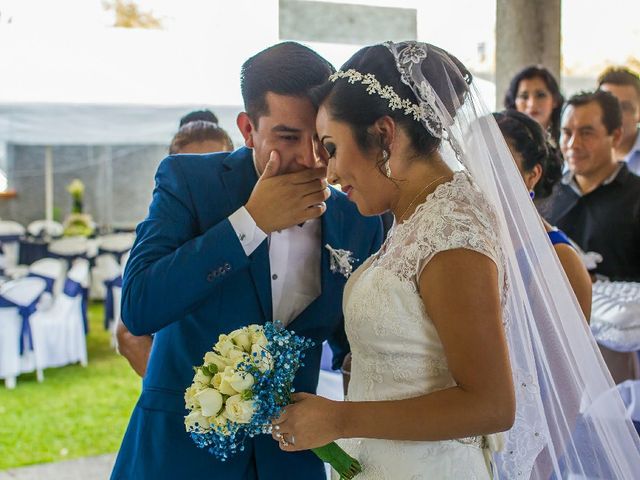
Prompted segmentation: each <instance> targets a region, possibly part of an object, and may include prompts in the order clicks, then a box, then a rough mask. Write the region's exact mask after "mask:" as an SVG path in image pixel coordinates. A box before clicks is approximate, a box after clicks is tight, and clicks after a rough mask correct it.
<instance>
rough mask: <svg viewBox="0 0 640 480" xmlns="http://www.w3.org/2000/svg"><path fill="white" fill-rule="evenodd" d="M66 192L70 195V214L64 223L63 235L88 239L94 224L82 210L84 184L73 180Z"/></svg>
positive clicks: (78, 180)
mask: <svg viewBox="0 0 640 480" xmlns="http://www.w3.org/2000/svg"><path fill="white" fill-rule="evenodd" d="M67 191H68V192H69V193H70V194H71V202H72V203H71V214H70V215H69V216H68V217H67V218H66V220H65V222H64V234H65V235H66V236H70V237H71V236H84V237H88V236H90V235H91V234H92V233H93V230H94V223H93V220H92V219H91V215H88V214H86V213H84V212H83V210H84V203H83V202H84V184H83V183H82V181H81V180H80V179H78V178H75V179H74V180H73V181H72V182H71V183H70V184H69V185H67Z"/></svg>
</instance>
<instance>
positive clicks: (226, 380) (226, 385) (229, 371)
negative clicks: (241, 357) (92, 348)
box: [218, 367, 240, 395]
mask: <svg viewBox="0 0 640 480" xmlns="http://www.w3.org/2000/svg"><path fill="white" fill-rule="evenodd" d="M235 373H236V371H235V369H234V368H233V367H227V368H225V369H224V372H222V374H221V375H220V378H219V379H220V386H219V387H218V390H220V393H223V394H224V395H236V394H237V393H240V392H238V391H237V390H236V389H235V388H233V387H232V386H231V383H230V380H231V379H232V378H233V375H234V374H235Z"/></svg>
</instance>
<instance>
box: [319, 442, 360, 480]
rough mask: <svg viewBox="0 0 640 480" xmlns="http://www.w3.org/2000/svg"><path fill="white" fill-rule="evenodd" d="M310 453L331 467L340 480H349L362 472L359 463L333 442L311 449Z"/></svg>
mask: <svg viewBox="0 0 640 480" xmlns="http://www.w3.org/2000/svg"><path fill="white" fill-rule="evenodd" d="M311 451H312V452H313V453H315V454H316V455H317V456H318V458H320V460H322V461H323V462H326V463H328V464H329V465H331V467H333V469H334V470H335V471H336V472H338V474H339V475H340V480H351V479H352V478H353V477H355V476H356V475H358V474H359V473H360V472H362V466H360V463H359V462H358V461H357V460H356V459H355V458H353V457H351V456H350V455H349V454H348V453H347V452H345V451H344V450H343V449H342V448H340V447H339V446H338V444H337V443H335V442H331V443H329V444H327V445H325V446H323V447H318V448H312V449H311Z"/></svg>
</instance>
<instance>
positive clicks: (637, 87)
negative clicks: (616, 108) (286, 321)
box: [598, 67, 640, 175]
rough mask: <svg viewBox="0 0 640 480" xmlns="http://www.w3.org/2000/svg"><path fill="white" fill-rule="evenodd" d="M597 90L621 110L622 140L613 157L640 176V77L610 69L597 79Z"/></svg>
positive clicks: (625, 69) (618, 68)
mask: <svg viewBox="0 0 640 480" xmlns="http://www.w3.org/2000/svg"><path fill="white" fill-rule="evenodd" d="M598 88H600V89H601V90H605V91H607V92H609V93H611V94H612V95H613V96H614V97H616V98H617V99H618V101H619V102H620V109H621V110H622V138H621V139H620V143H619V144H618V145H617V146H616V147H614V154H613V155H614V157H615V158H616V159H617V160H623V161H625V162H627V165H628V167H629V170H631V171H632V172H633V173H635V174H636V175H638V174H640V76H638V74H637V73H635V72H632V71H631V70H629V69H628V68H624V67H612V68H609V69H607V70H605V71H604V72H602V74H601V75H600V76H599V77H598Z"/></svg>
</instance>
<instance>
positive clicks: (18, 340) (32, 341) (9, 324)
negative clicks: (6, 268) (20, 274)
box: [0, 278, 46, 388]
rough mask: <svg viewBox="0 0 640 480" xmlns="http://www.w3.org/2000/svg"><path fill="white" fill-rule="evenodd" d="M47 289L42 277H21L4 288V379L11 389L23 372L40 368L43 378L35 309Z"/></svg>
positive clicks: (0, 357)
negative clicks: (35, 327) (35, 329)
mask: <svg viewBox="0 0 640 480" xmlns="http://www.w3.org/2000/svg"><path fill="white" fill-rule="evenodd" d="M45 288H46V282H45V281H44V280H43V279H41V278H21V279H19V280H12V281H10V282H7V283H5V284H4V285H2V287H1V288H0V378H3V379H4V381H5V386H6V387H7V388H15V386H16V378H17V377H18V375H20V373H24V372H31V371H33V370H36V372H37V378H38V381H39V382H41V381H42V379H43V378H44V377H43V373H42V369H43V368H44V367H43V365H42V363H41V356H40V352H39V343H38V340H39V338H38V336H37V334H35V332H34V329H33V316H34V315H35V314H32V312H33V311H34V310H35V308H36V305H37V302H38V301H39V299H40V296H41V295H42V293H43V292H44V290H45Z"/></svg>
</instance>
